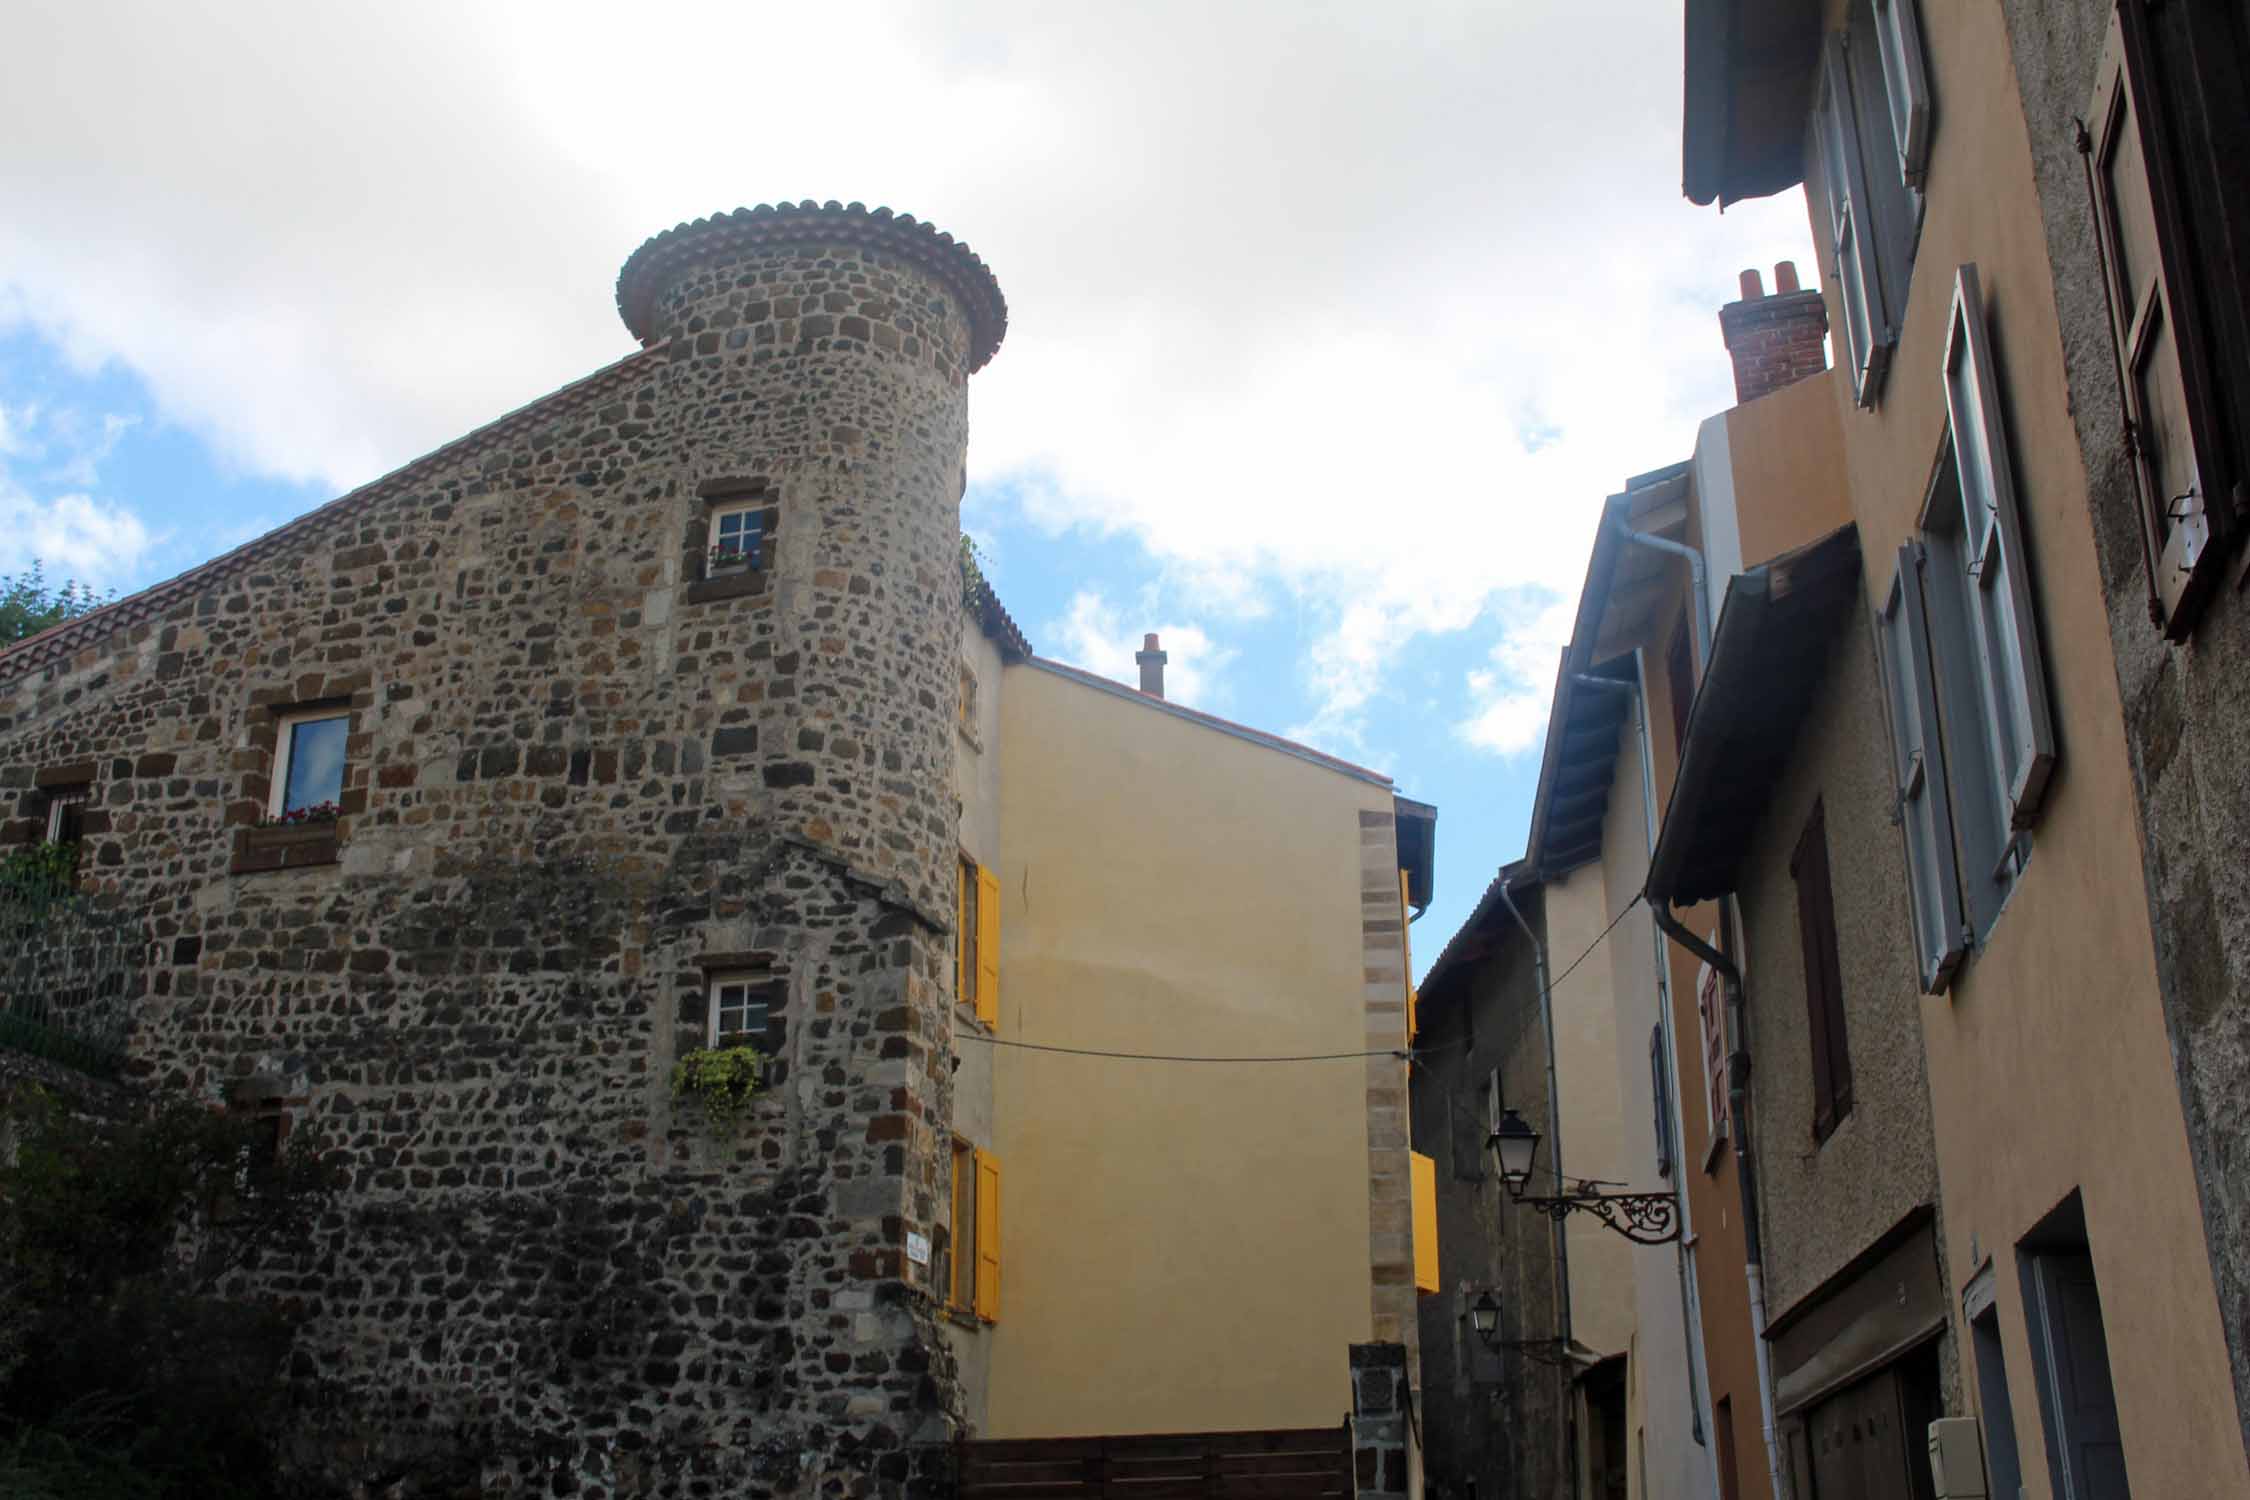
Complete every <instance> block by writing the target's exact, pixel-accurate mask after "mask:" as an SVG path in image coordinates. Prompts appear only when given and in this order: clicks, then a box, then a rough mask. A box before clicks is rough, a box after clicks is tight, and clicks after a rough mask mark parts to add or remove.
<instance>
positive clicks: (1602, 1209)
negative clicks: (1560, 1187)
mask: <svg viewBox="0 0 2250 1500" xmlns="http://www.w3.org/2000/svg"><path fill="white" fill-rule="evenodd" d="M1512 1196H1513V1197H1514V1198H1515V1201H1516V1202H1518V1203H1520V1204H1522V1205H1523V1206H1524V1207H1526V1208H1530V1209H1536V1210H1537V1211H1538V1212H1540V1213H1543V1214H1545V1215H1546V1216H1547V1217H1548V1218H1550V1219H1555V1220H1558V1221H1559V1220H1562V1219H1566V1218H1568V1217H1569V1216H1570V1215H1571V1214H1573V1213H1586V1214H1592V1215H1593V1216H1594V1217H1595V1218H1597V1219H1599V1220H1601V1221H1602V1222H1603V1223H1604V1224H1606V1225H1608V1226H1609V1227H1610V1228H1611V1229H1613V1230H1615V1231H1617V1233H1619V1234H1621V1235H1623V1236H1625V1238H1627V1239H1629V1240H1631V1241H1632V1242H1633V1243H1634V1244H1636V1245H1669V1244H1671V1243H1672V1242H1673V1241H1674V1240H1677V1239H1678V1238H1679V1237H1680V1218H1679V1204H1678V1201H1677V1200H1676V1199H1675V1198H1674V1197H1673V1196H1672V1194H1670V1193H1603V1192H1597V1191H1595V1190H1593V1189H1591V1188H1581V1189H1574V1190H1572V1191H1570V1192H1566V1193H1556V1194H1552V1195H1541V1194H1536V1193H1517V1194H1513V1195H1512Z"/></svg>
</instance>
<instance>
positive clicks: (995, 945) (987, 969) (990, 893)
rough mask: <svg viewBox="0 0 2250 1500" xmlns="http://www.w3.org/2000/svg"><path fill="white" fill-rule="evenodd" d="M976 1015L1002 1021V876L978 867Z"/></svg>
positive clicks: (991, 1023) (987, 1022)
mask: <svg viewBox="0 0 2250 1500" xmlns="http://www.w3.org/2000/svg"><path fill="white" fill-rule="evenodd" d="M977 1019H978V1020H980V1021H982V1022H984V1024H985V1025H987V1026H997V1025H999V1024H1000V877H999V876H997V875H995V874H993V873H992V872H991V871H990V870H987V869H985V868H984V867H983V866H982V865H979V866H978V867H977Z"/></svg>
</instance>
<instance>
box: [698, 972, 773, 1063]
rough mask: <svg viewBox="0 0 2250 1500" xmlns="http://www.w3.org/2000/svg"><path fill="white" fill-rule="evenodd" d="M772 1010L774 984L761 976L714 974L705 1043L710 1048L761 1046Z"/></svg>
mask: <svg viewBox="0 0 2250 1500" xmlns="http://www.w3.org/2000/svg"><path fill="white" fill-rule="evenodd" d="M772 1008H773V983H772V981H771V980H769V979H767V978H766V977H765V976H764V975H761V974H716V975H713V976H712V978H711V991H710V1009H709V1011H708V1020H707V1026H706V1032H705V1037H706V1040H707V1041H708V1042H709V1044H710V1045H711V1046H713V1047H757V1046H761V1045H762V1044H763V1043H764V1042H765V1040H766V1018H767V1016H768V1014H769V1013H770V1012H771V1010H772Z"/></svg>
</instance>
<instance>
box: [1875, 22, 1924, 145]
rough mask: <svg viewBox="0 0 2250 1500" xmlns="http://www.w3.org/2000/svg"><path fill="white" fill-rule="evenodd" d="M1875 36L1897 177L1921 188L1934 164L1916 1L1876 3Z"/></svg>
mask: <svg viewBox="0 0 2250 1500" xmlns="http://www.w3.org/2000/svg"><path fill="white" fill-rule="evenodd" d="M1875 36H1876V48H1877V50H1878V51H1879V52H1881V53H1882V57H1883V84H1884V92H1885V95H1886V96H1887V98H1888V100H1889V103H1890V107H1891V136H1892V138H1893V140H1894V141H1895V142H1896V143H1897V145H1898V174H1899V178H1900V180H1901V181H1903V182H1905V183H1906V185H1907V186H1908V187H1915V188H1918V187H1920V186H1921V185H1922V174H1923V172H1924V171H1925V170H1927V169H1928V167H1929V164H1930V76H1929V71H1928V69H1927V68H1925V67H1924V66H1923V63H1922V18H1921V17H1920V15H1918V14H1917V13H1916V12H1915V9H1914V0H1875Z"/></svg>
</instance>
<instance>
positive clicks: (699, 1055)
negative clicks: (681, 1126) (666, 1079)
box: [672, 1047, 766, 1135]
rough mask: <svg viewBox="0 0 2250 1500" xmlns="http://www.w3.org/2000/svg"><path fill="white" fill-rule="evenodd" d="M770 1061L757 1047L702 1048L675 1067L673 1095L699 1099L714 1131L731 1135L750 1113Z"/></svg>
mask: <svg viewBox="0 0 2250 1500" xmlns="http://www.w3.org/2000/svg"><path fill="white" fill-rule="evenodd" d="M765 1069H766V1060H765V1058H764V1056H763V1055H761V1054H760V1053H759V1051H758V1049H757V1048H755V1047H698V1048H696V1049H695V1050H694V1051H692V1052H690V1053H688V1054H687V1055H686V1056H684V1057H682V1058H681V1059H680V1060H679V1062H678V1063H676V1064H675V1065H674V1066H673V1068H672V1097H673V1098H675V1099H678V1100H682V1101H686V1100H689V1099H693V1100H695V1101H696V1102H697V1103H699V1104H700V1105H701V1106H702V1108H703V1120H704V1123H705V1124H706V1125H708V1126H709V1127H710V1128H711V1129H712V1130H713V1131H715V1132H717V1133H719V1134H722V1135H731V1134H733V1133H734V1132H735V1131H736V1130H738V1129H740V1128H741V1126H742V1122H743V1120H744V1119H746V1118H748V1116H749V1113H750V1101H751V1100H752V1099H754V1098H756V1097H757V1094H758V1085H759V1084H760V1083H761V1082H762V1081H763V1080H764V1078H765Z"/></svg>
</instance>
